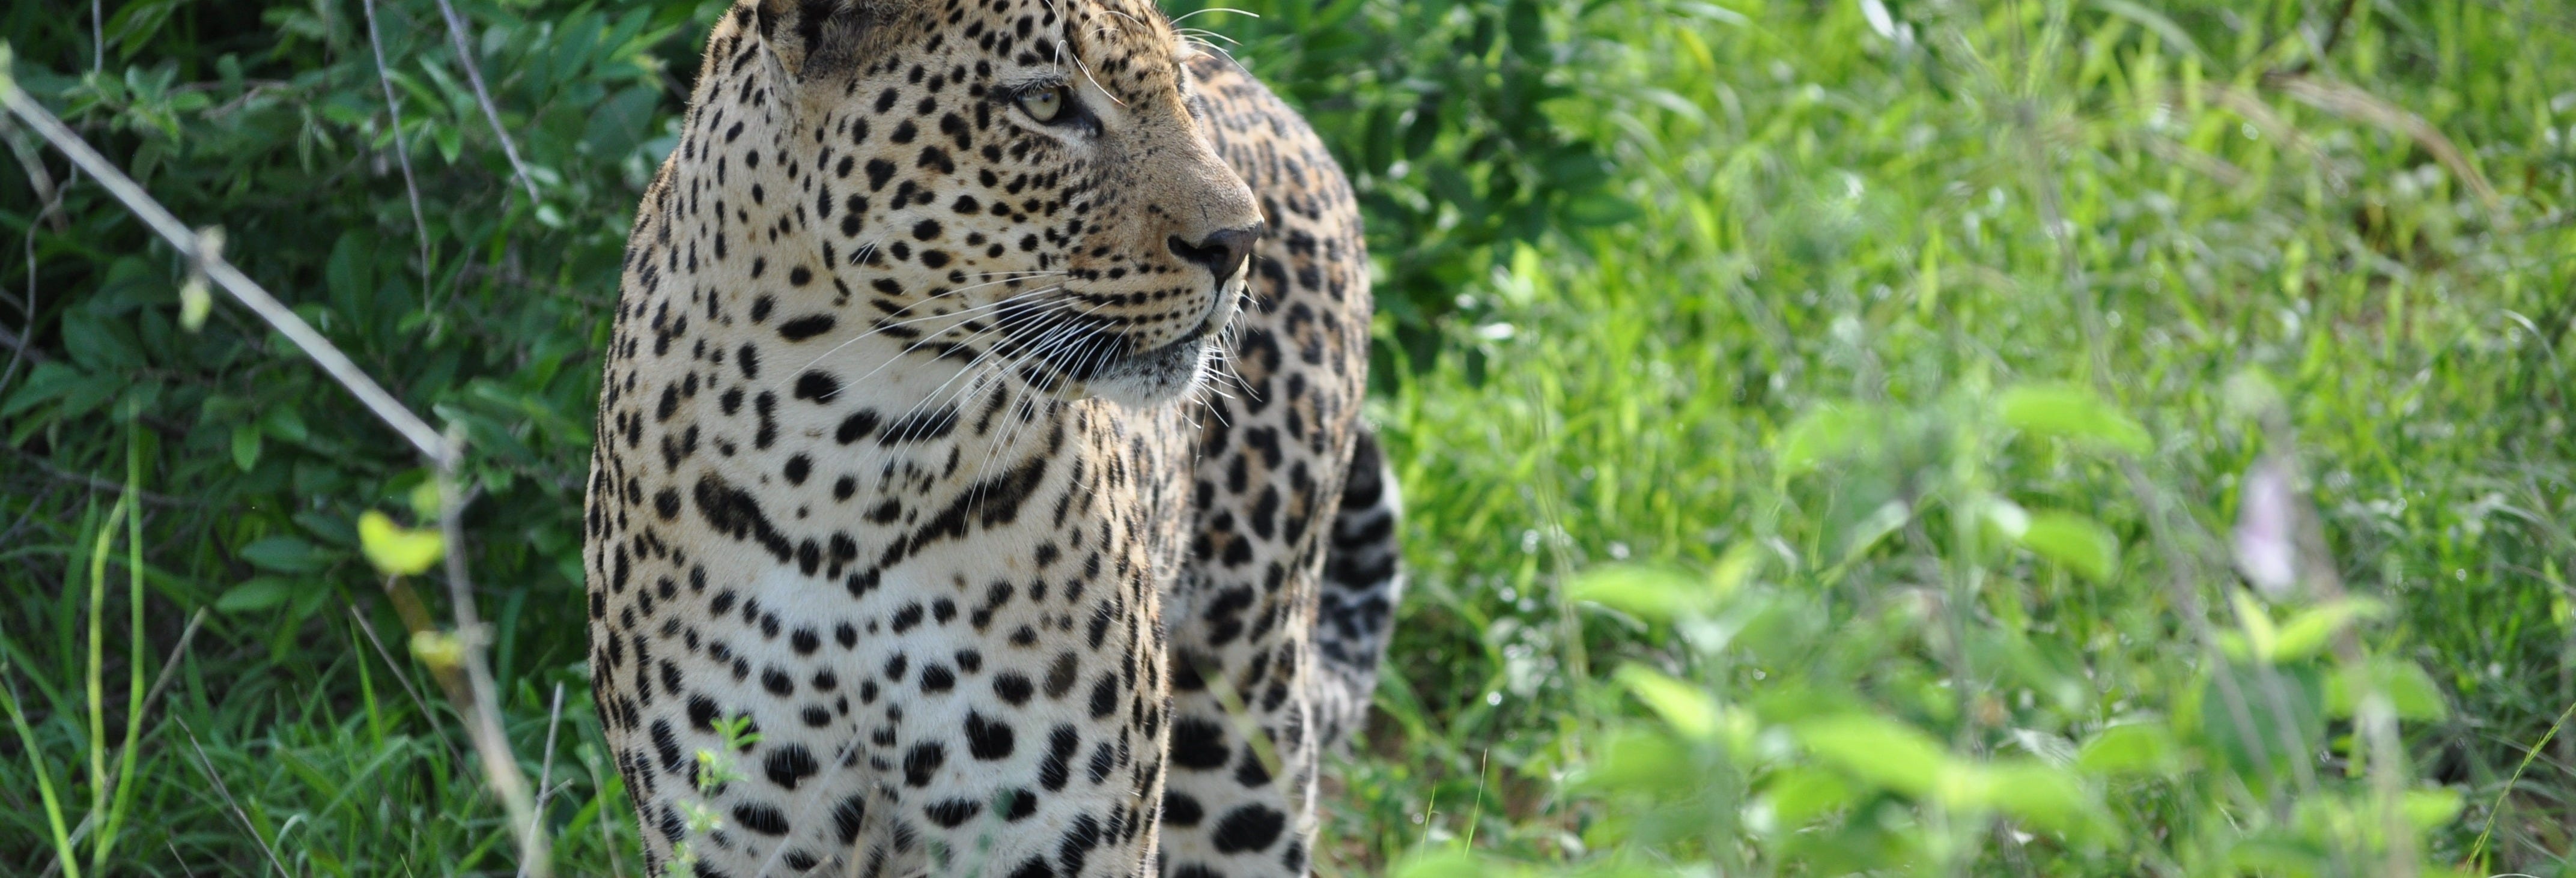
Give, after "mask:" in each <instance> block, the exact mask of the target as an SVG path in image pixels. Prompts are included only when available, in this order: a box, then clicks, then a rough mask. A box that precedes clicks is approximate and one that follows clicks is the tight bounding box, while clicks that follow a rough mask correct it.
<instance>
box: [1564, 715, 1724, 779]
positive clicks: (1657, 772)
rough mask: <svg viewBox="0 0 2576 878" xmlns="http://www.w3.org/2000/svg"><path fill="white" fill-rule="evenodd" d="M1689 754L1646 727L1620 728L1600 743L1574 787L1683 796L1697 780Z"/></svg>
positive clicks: (1657, 732) (1667, 737) (1671, 740)
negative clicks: (1678, 794)
mask: <svg viewBox="0 0 2576 878" xmlns="http://www.w3.org/2000/svg"><path fill="white" fill-rule="evenodd" d="M1696 774H1697V772H1695V771H1694V770H1693V769H1692V766H1691V755H1690V751H1689V750H1687V749H1685V748H1683V747H1682V745H1681V743H1680V742H1677V741H1675V740H1673V737H1672V736H1671V735H1668V734H1664V733H1663V732H1662V731H1660V730H1657V729H1654V728H1652V727H1649V726H1631V727H1627V728H1621V729H1618V730H1616V731H1613V732H1611V733H1610V734H1609V736H1608V737H1607V739H1606V740H1604V741H1602V743H1601V745H1600V750H1599V752H1598V753H1596V754H1595V755H1594V756H1593V758H1592V763H1591V764H1590V765H1589V766H1586V767H1585V769H1584V771H1583V772H1582V773H1581V774H1579V775H1576V777H1575V780H1574V783H1573V786H1575V787H1576V788H1579V789H1586V790H1597V791H1604V792H1613V791H1616V792H1645V793H1682V792H1687V791H1689V790H1692V789H1694V788H1695V787H1696V786H1697V785H1698V783H1699V781H1698V779H1697V777H1696V776H1695V775H1696Z"/></svg>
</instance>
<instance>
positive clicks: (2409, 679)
mask: <svg viewBox="0 0 2576 878" xmlns="http://www.w3.org/2000/svg"><path fill="white" fill-rule="evenodd" d="M2325 690H2326V691H2325V707H2326V711H2327V713H2328V714H2329V715H2332V716H2338V717H2348V716H2351V715H2353V711H2354V710H2356V709H2358V708H2359V707H2360V706H2361V697H2362V696H2363V695H2364V694H2366V693H2369V692H2378V693H2379V694H2381V695H2384V696H2387V698H2388V702H2389V706H2390V707H2391V708H2393V709H2394V710H2396V712H2397V718H2398V719H2408V720H2438V719H2442V718H2443V717H2447V716H2449V715H2450V713H2451V709H2450V704H2449V702H2448V700H2447V699H2445V698H2443V696H2442V687H2441V686H2440V685H2438V684H2435V683H2434V682H2433V677H2432V676H2431V675H2429V674H2426V673H2424V669H2423V667H2421V666H2419V665H2417V664H2415V663H2414V662H2411V661H2407V660H2405V659H2399V658H2384V657H2383V658H2373V659H2370V660H2369V661H2366V662H2363V663H2362V664H2360V665H2358V666H2353V667H2346V668H2343V669H2341V670H2340V671H2338V672H2337V673H2336V674H2335V675H2334V677H2333V678H2332V679H2329V680H2327V681H2326V686H2325Z"/></svg>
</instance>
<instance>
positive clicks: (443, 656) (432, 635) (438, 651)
mask: <svg viewBox="0 0 2576 878" xmlns="http://www.w3.org/2000/svg"><path fill="white" fill-rule="evenodd" d="M411 654H412V657H413V658H417V659H420V661H421V663H422V664H425V665H428V666H430V667H432V668H436V669H438V670H442V671H443V670H447V669H449V668H453V667H456V666H457V665H460V664H463V663H464V662H465V641H463V640H461V639H458V638H457V636H456V635H454V634H450V633H448V632H445V631H414V632H412V634H411Z"/></svg>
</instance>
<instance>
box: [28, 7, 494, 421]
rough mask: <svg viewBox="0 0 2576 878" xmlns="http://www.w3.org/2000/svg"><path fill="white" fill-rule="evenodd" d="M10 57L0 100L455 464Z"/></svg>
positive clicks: (380, 413)
mask: <svg viewBox="0 0 2576 878" xmlns="http://www.w3.org/2000/svg"><path fill="white" fill-rule="evenodd" d="M9 60H10V59H9V55H8V53H7V50H6V49H5V48H0V104H5V105H7V107H8V108H9V111H10V112H13V113H16V114H18V118H20V119H24V120H26V122H27V125H28V127H30V128H34V129H35V130H36V133H37V134H39V135H43V136H44V138H45V139H46V140H48V141H51V142H52V143H53V145H54V148H55V149H58V150H61V151H62V152H63V155H65V156H67V157H69V158H70V159H71V160H72V163H73V164H75V165H77V166H79V167H80V168H81V169H83V170H86V171H88V172H89V173H90V176H93V177H96V178H98V182H99V185H101V186H105V187H107V191H108V192H109V193H110V194H113V195H115V196H116V200H118V201H122V202H124V203H125V207H126V209H128V210H131V211H133V212H134V215H135V216H136V217H138V218H140V219H142V220H143V222H144V224H145V225H148V226H151V227H152V230H153V231H155V232H158V233H160V235H161V237H162V238H164V239H167V240H168V241H169V242H170V243H171V245H173V246H175V247H177V248H179V252H181V253H183V254H186V255H187V256H188V257H189V258H190V259H192V260H194V261H195V262H197V263H198V264H199V265H200V266H201V267H202V268H203V269H204V271H205V273H206V276H207V277H208V278H209V279H212V280H213V281H215V283H217V284H219V285H221V286H222V287H223V288H224V290H225V291H226V292H230V293H232V294H233V297H234V298H236V299H240V300H241V302H242V304H244V305H248V306H250V309H251V310H252V311H254V312H257V313H258V314H259V316H260V318H261V319H263V320H266V321H268V324H269V326H271V327H273V328H275V329H276V330H277V331H278V332H279V333H281V334H284V335H285V336H286V337H287V338H288V339H289V340H292V341H294V342H295V344H296V346H297V347H301V348H303V349H304V353H305V355H306V356H310V357H312V358H313V362H314V363H316V364H318V365H320V366H321V367H322V371H324V372H328V373H330V375H331V378H332V379H333V380H336V381H338V382H340V386H342V387H345V388H348V390H349V392H350V393H351V394H354V395H356V396H357V397H358V401H359V402H362V403H365V404H366V406H367V408H368V409H369V410H371V411H373V412H375V414H376V417H377V418H378V419H381V420H383V421H384V422H385V424H386V425H387V426H390V427H392V428H394V431H395V432H398V433H401V434H402V435H403V438H404V439H406V440H408V441H410V442H411V444H412V445H413V446H414V447H417V448H419V449H420V452H421V454H423V455H426V456H428V457H429V459H430V460H431V461H432V462H434V463H437V464H438V465H440V466H442V467H446V466H451V465H453V464H454V462H455V460H456V451H455V449H454V448H453V447H452V446H450V445H449V444H448V443H447V441H446V440H445V439H442V438H440V436H439V435H438V431H437V430H435V429H432V428H431V427H430V426H429V424H428V422H426V421H423V420H421V419H420V416H418V415H415V414H412V412H411V410H410V409H408V408H405V407H403V404H402V402H401V401H400V400H396V399H394V397H393V394H390V393H386V392H385V389H384V387H383V386H382V385H379V384H377V383H376V379H374V378H372V377H369V376H368V375H367V373H366V372H364V371H361V370H359V368H358V365H357V364H356V363H353V362H350V360H349V357H348V355H346V354H343V353H341V352H340V349H339V348H338V347H335V346H333V345H332V344H331V342H330V340H329V339H326V338H323V337H322V334H321V333H319V332H316V331H314V329H313V327H312V325H311V324H307V323H305V322H304V318H301V317H297V316H295V312H294V311H292V310H289V309H288V308H287V307H286V305H285V304H283V303H281V302H279V301H278V300H277V297H275V296H272V295H269V292H268V291H267V290H266V289H263V288H261V287H260V285H259V283H258V282H257V281H253V280H251V279H250V276H248V275H245V274H242V273H241V270H240V269H236V268H234V267H233V266H232V264H231V263H228V262H225V261H224V258H223V254H222V253H219V252H217V251H216V248H214V247H211V246H207V243H208V242H207V241H206V239H205V238H204V237H203V236H201V235H199V234H198V233H195V232H191V231H189V230H188V227H187V226H186V225H185V224H182V223H180V222H179V218H178V217H176V216H172V215H171V214H170V211H169V209H168V208H165V207H162V206H161V203H160V202H158V201H155V200H153V198H152V196H151V194H149V193H146V192H144V191H143V187H141V186H139V185H136V184H135V182H134V180H133V179H132V178H130V177H127V176H125V172H124V171H122V170H119V169H118V168H117V167H116V165H114V164H112V163H110V162H108V160H107V158H106V157H105V156H101V155H99V154H98V151H97V150H94V149H91V148H90V146H89V144H88V143H87V142H84V141H82V140H81V138H80V135H78V134H74V133H72V131H71V129H69V128H66V127H63V123H62V120H60V119H56V118H54V114H53V113H51V112H48V111H47V110H46V109H45V108H44V107H43V106H42V105H40V104H37V103H36V101H35V99H34V98H32V97H29V96H28V95H27V92H26V91H25V90H24V89H20V88H19V87H18V81H17V79H16V78H15V77H13V76H10V75H9V74H8V72H7V71H8V67H9Z"/></svg>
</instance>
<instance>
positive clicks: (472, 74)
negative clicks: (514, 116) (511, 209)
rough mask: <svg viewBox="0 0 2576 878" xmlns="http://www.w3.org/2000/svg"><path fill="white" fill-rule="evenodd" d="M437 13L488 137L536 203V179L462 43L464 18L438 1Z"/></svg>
mask: <svg viewBox="0 0 2576 878" xmlns="http://www.w3.org/2000/svg"><path fill="white" fill-rule="evenodd" d="M438 12H439V14H440V15H444V16H446V17H447V38H448V40H449V41H450V42H453V43H455V44H456V63H459V64H463V65H465V81H467V82H470V83H473V84H474V100H475V102H476V103H480V104H482V105H483V118H485V119H488V120H491V122H492V136H494V137H498V138H501V154H502V155H505V156H508V157H509V158H510V169H511V170H513V171H517V172H518V174H519V183H520V184H521V185H524V186H526V187H528V203H529V204H531V205H534V204H536V203H537V200H538V199H537V181H536V178H534V177H530V176H528V166H527V165H526V164H523V163H521V162H520V161H519V147H518V145H517V144H513V143H511V142H510V132H509V130H508V129H506V128H503V127H502V125H501V110H500V108H498V107H495V106H493V105H492V93H491V92H490V91H488V90H486V89H484V87H483V68H482V67H480V66H478V65H476V64H475V63H474V49H473V47H472V46H469V45H467V44H466V40H465V30H466V27H465V17H464V16H461V15H458V14H456V5H455V4H453V3H449V2H448V0H438Z"/></svg>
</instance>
